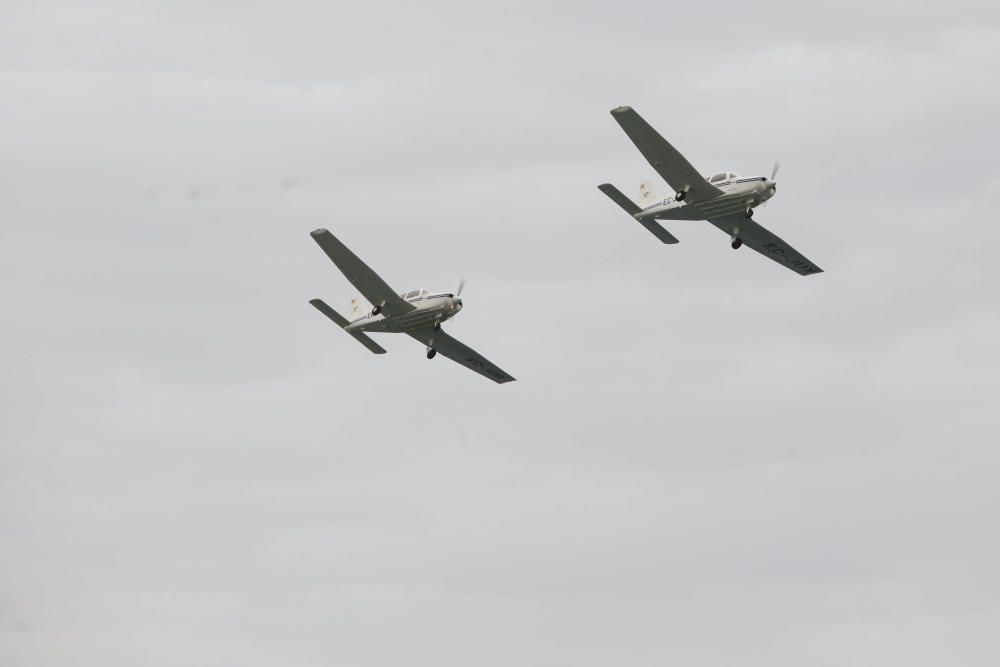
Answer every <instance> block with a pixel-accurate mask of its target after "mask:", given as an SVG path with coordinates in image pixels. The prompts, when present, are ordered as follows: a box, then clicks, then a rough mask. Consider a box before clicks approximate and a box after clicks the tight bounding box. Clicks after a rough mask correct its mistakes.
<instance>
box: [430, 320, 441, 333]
mask: <svg viewBox="0 0 1000 667" xmlns="http://www.w3.org/2000/svg"><path fill="white" fill-rule="evenodd" d="M432 328H433V329H434V331H441V322H440V321H438V320H435V321H434V326H433V327H432Z"/></svg>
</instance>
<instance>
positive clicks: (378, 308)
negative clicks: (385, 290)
mask: <svg viewBox="0 0 1000 667" xmlns="http://www.w3.org/2000/svg"><path fill="white" fill-rule="evenodd" d="M381 312H382V306H375V307H374V308H372V315H378V314H379V313H381Z"/></svg>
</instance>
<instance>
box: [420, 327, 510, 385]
mask: <svg viewBox="0 0 1000 667" xmlns="http://www.w3.org/2000/svg"><path fill="white" fill-rule="evenodd" d="M407 333H408V334H409V335H410V336H412V337H413V338H415V339H416V340H418V341H420V342H421V343H423V344H424V345H426V346H427V347H430V348H432V349H434V350H437V351H438V353H440V354H441V355H443V356H445V357H448V358H449V359H451V360H452V361H456V362H458V363H460V364H462V365H463V366H465V367H466V368H468V369H471V370H474V371H476V372H477V373H479V374H480V375H482V376H484V377H488V378H489V379H491V380H493V381H494V382H496V383H498V384H503V383H504V382H512V381H513V380H514V379H515V378H513V377H511V376H510V375H508V374H507V373H505V372H504V371H502V370H501V369H500V367H499V366H497V365H496V364H494V363H493V362H492V361H490V360H489V359H487V358H486V357H484V356H482V355H481V354H479V353H478V352H476V351H475V350H473V349H472V348H471V347H469V346H468V345H465V344H464V343H462V342H461V341H459V340H456V339H455V338H452V337H451V336H449V335H448V334H446V333H445V332H443V331H440V330H438V331H434V330H433V329H431V328H430V327H428V328H426V329H418V330H416V331H407Z"/></svg>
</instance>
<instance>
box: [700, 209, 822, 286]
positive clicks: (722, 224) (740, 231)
mask: <svg viewBox="0 0 1000 667" xmlns="http://www.w3.org/2000/svg"><path fill="white" fill-rule="evenodd" d="M708 221H709V222H711V223H712V224H713V225H715V226H716V227H718V228H719V229H721V230H722V231H724V232H725V233H727V234H729V235H730V236H737V237H739V238H740V239H741V240H742V241H743V243H745V244H746V245H747V246H749V247H751V248H753V249H754V250H756V251H757V252H759V253H760V254H762V255H764V257H770V258H771V259H773V260H774V261H776V262H777V263H778V264H782V265H784V266H787V267H788V268H789V269H791V270H792V271H794V272H795V273H797V274H799V275H801V276H808V275H810V274H813V273H823V269H821V268H819V267H818V266H816V265H815V264H813V263H812V262H810V261H809V260H808V259H806V258H805V257H804V256H803V255H801V254H800V253H799V252H798V251H797V250H796V249H795V248H793V247H792V246H790V245H788V244H787V243H785V242H784V241H782V240H781V238H779V237H778V236H776V235H774V234H772V233H771V232H769V231H767V230H766V229H764V228H763V227H761V226H760V225H758V224H757V223H756V222H754V221H753V220H751V219H749V218H747V217H746V216H745V215H744V214H743V213H734V214H731V215H726V216H721V217H718V218H709V219H708Z"/></svg>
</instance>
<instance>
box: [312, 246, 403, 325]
mask: <svg viewBox="0 0 1000 667" xmlns="http://www.w3.org/2000/svg"><path fill="white" fill-rule="evenodd" d="M310 236H312V237H313V240H314V241H316V243H317V244H319V247H320V248H322V249H323V252H325V253H326V254H327V256H328V257H329V258H330V259H331V260H333V263H334V264H336V265H337V268H338V269H340V270H341V272H342V273H343V274H344V276H345V277H346V278H347V279H348V280H350V281H351V284H353V285H354V286H355V287H357V288H358V290H359V291H360V292H361V293H362V294H364V295H365V298H366V299H368V300H369V301H371V302H372V304H373V305H375V306H378V307H380V308H381V309H382V312H384V313H385V314H386V315H401V314H403V313H407V312H409V311H411V310H413V309H414V305H413V304H412V303H407V302H406V301H404V300H403V299H402V298H401V297H400V296H399V295H398V294H397V293H396V292H395V291H394V290H393V289H392V288H391V287H389V286H388V285H387V284H386V282H385V281H384V280H382V278H381V277H380V276H379V275H378V274H377V273H375V272H374V271H372V269H371V268H370V267H369V266H368V265H367V264H365V263H364V262H362V261H361V260H360V259H359V258H358V256H357V255H355V254H354V253H353V252H351V250H350V249H349V248H348V247H347V246H345V245H344V244H343V243H341V242H340V239H338V238H337V237H336V236H334V235H333V234H331V233H330V232H329V231H327V230H325V229H317V230H316V231H314V232H312V233H311V234H310Z"/></svg>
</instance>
